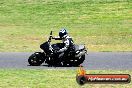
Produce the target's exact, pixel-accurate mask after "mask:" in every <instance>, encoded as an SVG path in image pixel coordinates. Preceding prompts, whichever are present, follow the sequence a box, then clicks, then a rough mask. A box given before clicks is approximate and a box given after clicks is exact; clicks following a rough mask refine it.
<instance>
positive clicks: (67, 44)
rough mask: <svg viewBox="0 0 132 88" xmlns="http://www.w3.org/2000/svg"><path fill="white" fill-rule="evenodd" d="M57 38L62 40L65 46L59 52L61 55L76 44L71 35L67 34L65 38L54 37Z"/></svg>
mask: <svg viewBox="0 0 132 88" xmlns="http://www.w3.org/2000/svg"><path fill="white" fill-rule="evenodd" d="M53 39H55V40H62V42H63V44H64V47H63V48H61V49H60V50H59V51H58V53H60V55H59V57H62V56H63V55H64V53H66V52H69V50H70V49H71V48H72V47H73V46H74V42H73V40H72V38H71V37H70V36H66V37H65V38H63V39H61V38H53Z"/></svg>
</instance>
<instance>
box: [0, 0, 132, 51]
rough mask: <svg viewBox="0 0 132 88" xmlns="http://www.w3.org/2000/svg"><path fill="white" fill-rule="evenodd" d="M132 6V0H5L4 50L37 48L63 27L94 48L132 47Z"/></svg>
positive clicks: (0, 26) (0, 42) (0, 45)
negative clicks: (52, 32)
mask: <svg viewBox="0 0 132 88" xmlns="http://www.w3.org/2000/svg"><path fill="white" fill-rule="evenodd" d="M131 9H132V1H131V0H1V1H0V51H1V52H7V51H8V52H18V51H19V52H31V51H36V50H38V49H39V45H40V44H41V43H42V42H43V41H45V40H46V39H47V37H48V34H49V32H50V30H53V31H54V35H57V33H58V31H59V30H60V28H62V27H65V28H67V29H68V31H69V33H70V35H71V36H73V39H74V41H75V43H78V44H79V43H81V44H86V46H87V48H89V50H90V51H132V47H131V46H132V11H131Z"/></svg>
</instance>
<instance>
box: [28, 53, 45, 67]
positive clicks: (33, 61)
mask: <svg viewBox="0 0 132 88" xmlns="http://www.w3.org/2000/svg"><path fill="white" fill-rule="evenodd" d="M43 62H44V60H43V59H42V57H40V56H37V55H36V54H32V55H31V56H30V57H29V59H28V63H29V64H30V65H31V66H40V65H41V64H42V63H43Z"/></svg>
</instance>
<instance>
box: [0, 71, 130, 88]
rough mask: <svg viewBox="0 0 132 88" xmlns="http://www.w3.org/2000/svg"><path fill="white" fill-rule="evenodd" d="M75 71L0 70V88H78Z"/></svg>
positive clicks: (97, 87)
mask: <svg viewBox="0 0 132 88" xmlns="http://www.w3.org/2000/svg"><path fill="white" fill-rule="evenodd" d="M76 73H77V71H76V70H42V69H41V70H39V69H38V70H33V69H27V70H26V69H25V70H24V69H23V70H17V69H10V70H9V69H0V88H80V87H81V86H80V85H78V84H77V82H76ZM106 73H107V74H113V73H114V74H115V73H116V74H130V75H132V71H128V70H124V71H123V70H118V71H116V70H107V71H106V70H87V74H106ZM82 87H83V88H131V87H132V84H131V83H130V84H85V85H84V86H82Z"/></svg>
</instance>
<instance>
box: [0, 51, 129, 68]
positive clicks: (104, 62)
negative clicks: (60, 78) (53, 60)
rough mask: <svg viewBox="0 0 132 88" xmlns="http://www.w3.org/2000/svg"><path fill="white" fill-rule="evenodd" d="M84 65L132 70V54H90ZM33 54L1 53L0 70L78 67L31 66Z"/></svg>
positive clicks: (87, 66) (86, 66)
mask: <svg viewBox="0 0 132 88" xmlns="http://www.w3.org/2000/svg"><path fill="white" fill-rule="evenodd" d="M88 53H89V54H88V55H86V60H85V61H84V63H83V64H82V65H83V66H84V67H85V69H90V70H108V69H110V70H111V69H114V70H116V69H117V70H132V52H88ZM31 54H32V53H24V52H19V53H16V52H14V53H3V52H1V53H0V68H3V69H12V68H13V69H76V68H77V67H47V65H45V64H42V65H41V66H29V64H28V61H27V60H28V57H29V56H30V55H31Z"/></svg>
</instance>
